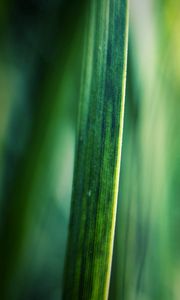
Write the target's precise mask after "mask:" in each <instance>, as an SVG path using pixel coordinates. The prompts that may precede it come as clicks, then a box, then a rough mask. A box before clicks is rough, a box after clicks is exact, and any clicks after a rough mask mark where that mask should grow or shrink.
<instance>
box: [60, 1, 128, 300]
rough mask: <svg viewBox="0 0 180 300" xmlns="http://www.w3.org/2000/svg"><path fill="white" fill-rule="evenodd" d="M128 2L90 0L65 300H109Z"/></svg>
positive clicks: (121, 124)
mask: <svg viewBox="0 0 180 300" xmlns="http://www.w3.org/2000/svg"><path fill="white" fill-rule="evenodd" d="M127 11H128V8H127V1H126V0H100V1H96V0H93V1H91V3H90V8H89V18H88V24H87V32H86V33H87V35H86V41H85V56H84V68H83V74H82V78H83V79H82V86H81V87H82V89H81V99H80V114H79V127H78V139H77V149H76V158H75V170H74V183H73V195H72V207H71V216H70V230H69V239H68V249H67V259H66V265H65V278H64V292H63V299H74V300H75V299H98V300H99V299H107V297H108V290H109V279H110V270H111V260H112V249H113V239H114V227H115V219H116V205H117V194H118V183H119V171H120V157H121V141H122V130H123V115H124V94H125V78H126V56H127V27H128V26H127V23H128V18H127Z"/></svg>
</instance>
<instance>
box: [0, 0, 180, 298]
mask: <svg viewBox="0 0 180 300" xmlns="http://www.w3.org/2000/svg"><path fill="white" fill-rule="evenodd" d="M179 14H180V1H179V0H164V1H162V0H143V1H142V0H130V26H129V51H128V68H127V89H126V107H125V123H124V137H123V151H122V164H121V177H120V189H119V201H118V213H117V226H116V235H115V246H114V256H113V266H112V276H111V286H110V296H109V298H110V299H113V300H114V299H117V300H120V299H122V300H152V299H153V300H156V299H157V300H179V299H180V202H179V195H180V189H179V187H180V182H179V180H180V139H179V138H180V136H179V128H180V121H179V119H180V118H179V113H180V101H179V100H180V18H179ZM85 18H86V5H85V1H82V0H77V1H74V2H73V3H68V1H63V0H51V1H50V0H26V1H23V0H1V2H0V291H1V297H0V298H1V299H8V300H11V299H12V300H24V299H26V300H35V299H37V300H39V299H43V300H51V299H52V300H57V299H61V290H62V282H63V265H64V257H65V249H66V239H67V230H68V221H69V210H70V201H71V187H72V178H73V163H74V152H75V140H76V126H77V111H78V95H79V89H80V82H81V63H82V55H83V32H84V20H85Z"/></svg>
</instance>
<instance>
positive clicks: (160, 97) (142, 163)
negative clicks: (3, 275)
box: [111, 0, 180, 300]
mask: <svg viewBox="0 0 180 300" xmlns="http://www.w3.org/2000/svg"><path fill="white" fill-rule="evenodd" d="M131 4H132V5H131V14H130V43H129V58H128V71H127V73H128V76H127V77H128V78H127V94H126V112H125V128H124V142H123V153H122V157H123V159H122V170H121V181H120V191H119V209H118V221H117V228H116V240H115V251H114V263H113V274H112V286H111V295H112V296H111V297H112V299H127V300H131V299H138V300H139V299H143V300H147V299H157V300H159V299H163V300H164V299H167V300H168V299H173V300H177V299H179V297H180V288H179V282H180V248H179V247H180V238H179V228H180V203H179V186H180V182H179V180H180V140H179V125H180V124H179V112H180V101H179V99H180V89H179V83H180V77H179V75H180V57H179V53H180V52H179V51H180V44H179V41H180V39H179V28H180V23H179V17H178V12H179V8H180V6H179V1H154V2H153V1H147V0H146V1H143V2H142V1H137V0H135V1H131Z"/></svg>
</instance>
